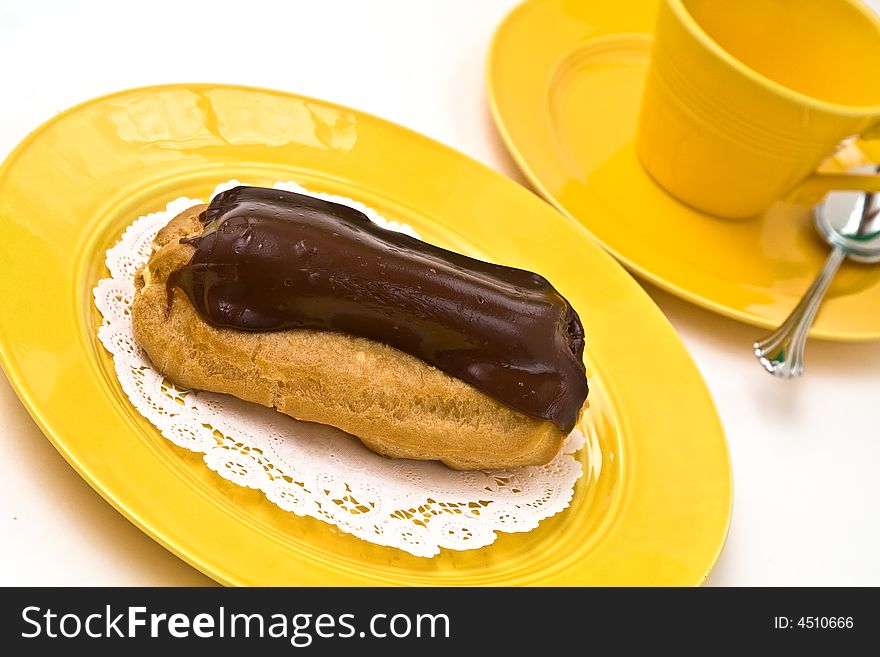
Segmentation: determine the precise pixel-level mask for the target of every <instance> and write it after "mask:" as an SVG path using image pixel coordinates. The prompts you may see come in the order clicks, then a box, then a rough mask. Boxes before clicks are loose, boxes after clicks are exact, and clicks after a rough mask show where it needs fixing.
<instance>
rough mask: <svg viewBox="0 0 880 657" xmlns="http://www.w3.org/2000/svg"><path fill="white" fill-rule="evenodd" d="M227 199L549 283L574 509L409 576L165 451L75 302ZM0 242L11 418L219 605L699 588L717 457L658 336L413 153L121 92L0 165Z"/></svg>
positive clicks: (366, 131) (453, 164) (719, 447)
mask: <svg viewBox="0 0 880 657" xmlns="http://www.w3.org/2000/svg"><path fill="white" fill-rule="evenodd" d="M228 178H240V179H246V180H249V181H253V182H254V183H256V184H269V183H271V182H272V181H274V180H287V179H292V180H297V181H301V182H302V183H303V184H304V185H305V186H307V187H308V188H309V189H313V190H318V191H327V192H331V193H336V194H341V195H344V196H349V197H353V198H358V199H359V200H362V201H363V202H364V203H366V204H368V205H369V206H371V207H373V208H375V209H376V210H377V211H378V212H380V213H381V214H382V215H383V216H385V217H386V218H388V219H392V220H397V221H401V222H406V223H408V224H409V225H411V226H412V227H413V228H414V229H415V230H416V231H418V233H419V234H420V235H421V236H422V237H423V238H424V239H426V240H428V241H430V242H434V243H436V244H439V245H441V246H444V247H447V248H452V249H455V250H458V251H461V252H463V253H467V254H469V255H473V256H476V257H480V258H485V259H488V260H493V261H496V262H500V263H503V264H507V265H512V266H518V267H524V268H529V269H533V270H535V271H539V272H541V273H542V274H544V275H545V276H546V277H547V278H549V279H550V280H551V281H552V282H553V283H554V285H555V286H556V287H557V288H558V289H559V290H560V292H562V293H563V294H564V295H565V296H566V297H567V298H568V299H569V300H570V301H571V302H572V305H573V306H574V307H575V308H577V309H578V310H579V311H580V313H581V316H582V318H583V320H584V324H585V326H586V328H587V333H588V346H587V352H586V355H585V361H586V365H587V370H588V375H589V376H590V378H591V384H592V386H591V387H592V393H591V396H590V414H589V423H590V424H589V430H590V431H591V432H592V433H593V434H594V436H595V444H596V445H597V447H596V449H598V450H600V452H601V463H602V467H601V469H599V470H597V469H591V468H589V467H588V468H587V469H586V471H587V472H588V473H589V475H588V476H585V477H583V478H581V479H580V480H579V482H578V485H577V487H576V489H575V494H574V499H573V500H572V504H571V507H570V508H569V509H568V510H567V511H565V512H563V513H561V514H559V515H558V516H555V517H553V518H550V519H548V520H546V521H544V522H542V523H541V525H540V526H539V527H538V529H536V530H534V531H532V532H529V533H526V534H508V535H502V536H500V537H499V538H498V540H497V541H496V542H495V543H493V544H492V545H491V546H488V547H486V548H483V549H479V550H472V551H469V552H451V551H443V552H441V554H440V555H438V556H437V557H434V558H432V559H422V558H418V557H414V556H411V555H408V554H404V553H401V552H400V551H399V550H394V549H389V548H383V547H380V546H377V545H372V544H369V543H366V542H364V541H361V540H359V539H357V538H355V537H353V536H350V535H347V534H344V533H341V532H340V531H338V530H336V529H334V528H332V527H330V526H328V525H326V524H324V523H321V522H319V521H317V520H315V519H313V518H299V517H294V516H291V514H289V513H286V512H283V511H281V510H280V509H278V508H277V507H276V506H274V505H273V504H271V503H268V502H267V501H266V500H265V499H264V498H263V495H262V493H260V492H258V491H252V490H247V489H244V488H241V487H238V486H235V485H234V484H231V483H229V482H226V481H224V480H223V479H221V478H220V477H219V476H218V475H217V474H216V473H214V472H212V471H211V470H209V469H208V468H207V467H205V465H204V463H202V461H201V458H200V457H199V456H198V455H196V454H192V453H190V452H187V451H186V450H183V449H180V448H177V447H175V446H174V445H171V444H170V443H169V442H168V441H166V440H164V439H163V438H162V437H161V436H160V435H159V433H158V432H157V431H156V429H155V428H154V427H153V426H152V425H151V424H150V423H149V422H147V421H146V420H145V419H143V418H142V417H141V416H140V415H139V414H138V413H137V412H136V411H135V410H134V409H133V408H132V407H131V405H130V404H129V403H128V400H127V399H126V398H125V395H124V394H123V393H122V391H121V390H120V388H119V386H118V383H117V381H116V378H115V376H114V374H113V369H112V368H113V364H112V361H111V359H110V356H109V354H107V353H106V352H105V351H104V349H103V347H102V346H101V345H100V343H99V342H98V341H97V339H96V338H95V333H96V328H97V325H98V323H99V322H100V321H101V319H100V316H99V314H98V312H97V310H96V309H95V307H94V305H93V303H92V298H91V291H92V288H93V287H94V286H95V284H96V282H97V281H98V280H99V279H100V278H103V277H105V276H106V275H107V272H106V270H105V268H104V253H105V251H106V249H107V248H108V247H109V246H110V245H112V244H113V243H115V242H116V241H117V240H118V239H119V237H120V235H121V232H122V230H123V229H124V227H125V226H127V225H128V224H129V223H131V221H132V220H133V219H134V218H135V217H138V216H139V215H142V214H146V213H148V212H151V211H155V210H158V209H161V208H162V207H164V204H165V201H166V200H167V199H169V198H175V197H177V196H189V197H193V198H199V197H204V196H206V195H207V194H209V193H210V191H211V189H212V187H213V185H214V184H215V183H216V182H217V181H218V180H225V179H228ZM0 224H2V228H3V233H4V240H3V241H2V243H0V262H2V267H3V271H2V276H0V296H2V298H3V299H4V305H5V308H6V312H4V313H3V314H2V315H0V355H2V361H3V364H4V367H5V369H6V372H7V374H8V376H9V378H10V380H11V381H12V384H13V385H14V386H15V388H16V390H17V391H18V394H19V396H20V397H21V399H22V400H23V401H24V403H25V405H26V406H27V407H28V409H29V410H30V412H31V414H32V415H33V417H34V419H35V420H36V421H37V422H38V424H39V425H40V426H41V428H42V429H43V431H44V432H45V433H46V435H47V436H48V437H49V439H50V440H51V441H52V442H53V444H54V445H55V446H56V447H57V448H58V449H59V451H60V452H61V453H62V454H63V455H64V456H65V457H66V458H67V459H68V461H70V463H71V465H72V466H73V467H74V468H76V469H77V471H78V472H79V473H80V474H81V475H82V476H83V477H84V478H85V479H86V480H87V481H89V483H90V484H91V485H92V486H94V487H95V488H96V489H97V490H98V491H99V492H100V493H101V494H102V495H104V497H105V498H106V499H107V500H108V501H109V502H110V503H111V504H113V505H114V506H115V507H116V508H117V509H119V510H120V511H121V512H122V513H124V514H125V515H126V516H127V517H128V518H130V519H131V520H132V522H134V523H135V524H137V525H138V526H139V527H141V528H142V529H143V530H144V531H146V532H147V533H149V534H150V535H151V536H153V537H154V538H155V539H156V540H158V541H159V542H161V543H162V544H163V545H165V546H166V547H167V548H168V549H170V550H172V551H173V552H175V553H176V554H178V555H180V556H181V557H182V558H183V559H185V560H187V561H188V562H189V563H191V564H192V565H194V566H195V567H197V568H199V569H200V570H202V571H203V572H205V573H206V574H208V575H210V576H211V577H213V578H215V579H216V580H218V581H220V582H223V583H227V584H252V585H256V584H260V585H271V584H298V585H327V584H335V585H356V584H362V585H368V584H414V585H427V584H445V585H455V584H468V585H479V584H489V585H493V584H494V585H501V584H506V585H515V584H545V585H554V584H608V585H611V584H696V583H699V582H700V581H702V579H703V578H704V577H705V575H706V574H707V572H708V571H709V569H710V568H711V567H712V564H713V563H714V561H715V559H716V557H717V555H718V553H719V551H720V549H721V546H722V544H723V542H724V538H725V534H726V531H727V525H728V521H729V515H730V505H731V480H730V466H729V461H728V455H727V447H726V444H725V441H724V436H723V433H722V430H721V427H720V424H719V421H718V417H717V415H716V413H715V410H714V407H713V405H712V401H711V399H710V398H709V395H708V392H707V391H706V389H705V386H704V384H703V382H702V380H701V378H700V376H699V374H698V372H697V369H696V367H695V366H694V364H693V362H692V361H691V360H690V358H689V356H688V354H687V352H686V351H685V349H684V347H683V346H682V344H681V342H680V341H679V340H678V338H677V336H676V335H675V333H674V332H673V330H672V328H671V327H670V326H669V324H668V323H667V321H666V320H665V318H664V317H663V315H662V314H661V313H660V312H659V310H658V309H657V308H656V307H655V306H654V304H653V303H652V302H651V300H650V299H649V298H648V297H647V295H646V294H645V293H644V292H643V291H642V290H641V288H640V287H639V286H638V285H637V284H636V282H635V281H633V280H632V278H631V277H630V276H629V275H628V274H627V273H626V272H625V271H624V270H623V269H622V268H621V267H620V266H619V265H618V264H617V263H615V262H614V260H613V259H612V258H611V257H610V256H608V255H607V254H605V253H604V251H602V250H601V249H600V248H599V247H598V246H596V245H595V244H594V243H593V242H592V240H591V239H590V238H589V236H588V234H587V232H586V231H585V230H584V229H583V228H581V227H580V226H578V225H577V224H575V223H574V222H571V221H569V220H568V219H566V218H565V217H563V216H562V215H560V214H559V213H557V212H556V211H555V210H553V209H552V208H551V207H550V206H548V205H546V204H545V203H543V202H542V201H540V200H539V199H537V198H536V197H535V196H534V195H532V194H530V193H529V192H528V191H526V190H524V189H522V188H521V187H519V186H517V185H516V184H514V183H513V182H511V181H510V180H508V179H506V178H504V177H502V176H500V175H498V174H496V173H494V172H492V171H490V170H489V169H487V168H485V167H483V166H481V165H479V164H477V163H476V162H474V161H473V160H470V159H468V158H466V157H464V156H462V155H460V154H458V153H456V152H454V151H452V150H450V149H448V148H446V147H443V146H441V145H439V144H437V143H435V142H433V141H430V140H428V139H426V138H424V137H420V136H418V135H416V134H414V133H412V132H409V131H407V130H404V129H402V128H400V127H398V126H395V125H393V124H390V123H387V122H385V121H381V120H379V119H376V118H374V117H371V116H368V115H366V114H361V113H359V112H355V111H353V110H349V109H345V108H341V107H337V106H334V105H330V104H327V103H323V102H321V101H316V100H311V99H307V98H302V97H298V96H293V95H289V94H284V93H279V92H273V91H265V90H257V89H246V88H240V87H229V86H212V85H187V86H184V85H172V86H162V87H152V88H146V89H136V90H131V91H125V92H121V93H118V94H114V95H111V96H107V97H104V98H99V99H96V100H93V101H90V102H88V103H85V104H83V105H80V106H78V107H75V108H73V109H71V110H69V111H67V112H64V113H62V114H60V115H59V116H57V117H56V118H55V119H53V120H52V121H50V122H48V123H47V124H45V125H44V126H42V127H40V128H39V129H38V130H37V131H36V132H34V133H33V134H32V135H31V136H30V137H28V138H27V139H26V140H25V141H24V142H23V143H22V144H21V145H20V146H19V147H18V148H17V149H16V151H15V152H14V153H13V154H12V155H11V156H10V157H9V159H8V160H7V161H6V162H5V163H4V165H3V168H2V169H0ZM588 451H589V450H582V452H581V458H582V459H584V460H585V461H586V460H587V459H588V458H589V454H588ZM594 458H595V459H596V461H598V457H596V456H594Z"/></svg>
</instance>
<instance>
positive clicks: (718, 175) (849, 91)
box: [637, 0, 880, 217]
mask: <svg viewBox="0 0 880 657" xmlns="http://www.w3.org/2000/svg"><path fill="white" fill-rule="evenodd" d="M856 135H859V136H861V138H863V139H871V138H876V137H880V21H878V19H877V18H876V17H875V16H874V15H873V14H872V13H871V11H870V10H869V9H867V8H866V7H864V6H863V5H861V4H860V3H859V2H857V0H661V4H660V12H659V15H658V18H657V29H656V34H655V40H654V47H653V51H652V57H651V65H650V69H649V72H648V77H647V81H646V84H645V93H644V98H643V100H642V107H641V115H640V119H639V131H638V138H637V150H638V153H639V157H640V159H641V161H642V164H643V165H644V167H645V168H646V169H647V171H648V173H650V174H651V176H652V177H653V178H654V180H656V181H657V182H658V183H659V184H660V185H661V186H662V187H664V188H665V189H666V190H667V191H668V192H670V193H671V194H672V195H673V196H675V197H677V198H678V199H679V200H681V201H683V202H685V203H687V204H689V205H691V206H693V207H695V208H697V209H700V210H703V211H705V212H708V213H711V214H715V215H719V216H722V217H749V216H752V215H755V214H758V213H760V212H762V211H763V210H765V209H767V208H768V207H769V206H770V205H771V204H772V203H773V202H774V201H776V200H779V199H783V198H797V199H798V200H801V201H806V202H815V201H818V200H819V199H820V198H821V197H822V196H823V195H824V194H825V193H826V192H828V191H831V190H833V189H849V190H852V189H861V190H864V191H874V192H880V177H878V176H872V175H848V174H828V173H817V172H816V169H817V167H818V166H819V165H820V163H821V162H822V161H823V160H824V159H826V158H827V157H829V156H830V155H833V153H834V152H835V150H836V148H837V147H838V146H839V145H840V144H841V143H842V142H843V141H844V140H845V139H847V138H848V137H852V136H856Z"/></svg>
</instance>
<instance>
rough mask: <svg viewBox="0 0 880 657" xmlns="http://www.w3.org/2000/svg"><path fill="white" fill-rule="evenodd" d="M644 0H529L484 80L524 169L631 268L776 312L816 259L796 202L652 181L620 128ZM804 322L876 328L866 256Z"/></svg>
mask: <svg viewBox="0 0 880 657" xmlns="http://www.w3.org/2000/svg"><path fill="white" fill-rule="evenodd" d="M657 5H658V0H633V1H632V2H626V3H598V2H571V1H570V0H532V1H531V2H527V3H526V4H524V5H521V6H520V7H518V8H517V9H516V10H514V12H513V13H512V14H510V16H508V17H507V19H506V20H505V21H504V23H503V24H502V26H501V27H500V28H499V30H498V32H497V34H496V36H495V39H494V42H493V46H492V51H491V54H490V58H489V74H488V84H489V92H490V97H491V100H492V107H493V111H494V113H495V118H496V121H497V123H498V125H499V128H500V130H501V134H502V136H503V138H504V140H505V142H506V144H507V146H508V148H509V149H510V151H511V153H512V154H513V156H514V158H515V159H516V161H517V163H518V164H519V166H520V168H521V169H522V170H523V171H524V172H525V174H526V175H527V176H528V178H529V179H530V181H531V182H532V183H533V184H534V185H535V187H536V189H538V190H539V191H540V192H541V194H543V195H544V196H545V197H546V198H547V199H548V200H549V201H550V202H551V203H553V204H554V205H556V206H557V207H558V208H559V209H560V210H562V211H563V212H565V213H566V214H568V215H569V216H571V217H573V218H575V219H576V220H577V221H579V222H580V223H582V224H583V225H584V226H585V227H586V228H587V229H588V230H589V231H590V233H591V234H592V235H593V236H594V237H596V239H598V240H599V242H600V243H601V244H602V245H603V246H605V248H606V249H607V250H608V251H610V252H611V253H612V254H614V256H615V257H617V258H618V259H619V260H620V261H621V262H623V263H624V264H625V265H626V266H627V267H628V268H630V269H631V270H633V271H634V272H636V273H637V274H638V275H640V276H642V277H644V278H646V279H647V280H649V281H651V282H652V283H655V284H656V285H659V286H660V287H662V288H664V289H666V290H669V291H670V292H672V293H674V294H677V295H679V296H681V297H683V298H685V299H687V300H689V301H692V302H694V303H696V304H699V305H701V306H703V307H705V308H708V309H710V310H713V311H715V312H718V313H721V314H723V315H727V316H729V317H733V318H735V319H738V320H741V321H744V322H749V323H753V324H756V325H759V326H763V327H776V326H778V325H779V324H780V323H781V322H782V320H783V319H785V317H786V315H787V314H788V313H789V311H790V310H791V309H792V308H793V307H794V306H795V305H796V304H797V301H798V299H799V298H800V297H801V295H802V294H803V293H804V292H805V291H806V290H807V288H808V287H809V286H810V283H811V282H812V280H813V278H814V277H815V275H816V273H817V272H818V271H819V269H820V268H821V267H822V263H823V261H824V259H825V257H826V255H827V246H825V244H824V243H823V242H822V241H821V239H820V238H818V237H817V236H816V235H815V231H814V230H813V227H812V224H811V222H810V216H809V209H808V208H806V207H802V206H797V205H790V204H785V203H778V204H776V205H775V206H774V207H772V208H771V209H770V210H769V211H767V212H766V213H765V214H764V215H763V216H760V217H756V218H754V219H751V220H746V221H730V220H724V219H717V218H713V217H710V216H708V215H704V214H702V213H700V212H698V211H696V210H693V209H691V208H688V207H687V206H684V205H682V204H680V203H678V202H677V201H676V200H674V199H673V198H672V197H671V196H669V195H668V194H666V192H664V191H663V190H662V189H661V188H660V187H659V186H657V185H656V183H654V182H653V181H652V180H651V179H650V177H649V176H648V174H647V173H645V171H644V170H643V169H642V167H641V165H640V163H639V161H638V158H637V156H636V153H635V148H634V136H635V129H636V121H637V118H638V112H639V105H640V102H641V95H642V87H643V84H644V78H645V74H646V72H647V66H648V59H649V57H650V48H651V41H652V37H651V32H652V31H653V28H654V17H655V15H656V10H657ZM812 335H813V336H815V337H821V338H828V339H836V340H871V339H880V268H878V267H870V266H865V265H858V264H855V263H852V262H847V263H845V265H844V267H843V268H842V269H841V271H840V273H839V275H838V278H837V279H836V280H835V281H834V283H833V285H832V286H831V289H830V291H829V293H828V296H827V297H826V301H825V303H824V305H823V307H822V310H821V312H820V314H819V317H818V319H817V321H816V324H815V326H814V328H813V332H812Z"/></svg>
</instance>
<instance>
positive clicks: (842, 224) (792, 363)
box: [753, 166, 880, 379]
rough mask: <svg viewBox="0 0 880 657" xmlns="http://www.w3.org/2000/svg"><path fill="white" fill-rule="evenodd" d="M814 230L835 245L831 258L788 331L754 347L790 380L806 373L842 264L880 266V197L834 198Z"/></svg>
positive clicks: (821, 208) (822, 208)
mask: <svg viewBox="0 0 880 657" xmlns="http://www.w3.org/2000/svg"><path fill="white" fill-rule="evenodd" d="M872 169H873V167H872ZM877 170H878V171H880V166H878V167H877ZM855 171H858V169H857V170H855ZM813 224H814V225H815V227H816V230H818V231H819V233H820V234H821V235H822V237H823V238H824V239H825V241H827V242H828V243H829V244H830V245H831V247H832V249H831V253H829V254H828V258H827V259H826V260H825V265H824V266H823V267H822V271H820V272H819V275H818V276H817V277H816V280H815V281H813V284H812V285H811V286H810V289H809V290H807V293H806V294H805V295H804V297H803V298H802V299H801V300H800V302H799V303H798V305H797V306H795V309H794V310H792V311H791V314H790V315H789V316H788V317H787V318H786V320H785V321H784V322H783V323H782V325H781V326H780V327H779V328H778V329H776V330H775V331H774V332H773V333H771V334H770V335H768V336H767V337H766V338H764V339H763V340H759V341H757V342H755V344H754V345H753V346H754V348H755V357H756V358H757V359H758V361H759V362H760V363H761V365H763V366H764V369H766V370H767V371H768V372H770V373H771V374H773V375H774V376H778V377H781V378H785V379H793V378H795V377H798V376H800V375H801V374H803V373H804V349H805V347H806V345H807V335H808V334H809V332H810V327H811V326H812V325H813V320H814V319H815V318H816V313H817V312H818V311H819V306H820V305H821V303H822V299H823V298H824V297H825V292H826V291H827V290H828V286H829V285H831V280H832V279H833V278H834V275H835V274H836V273H837V270H838V269H839V268H840V265H841V263H843V261H844V260H845V259H846V258H847V257H849V258H852V259H853V260H856V261H858V262H880V194H872V193H871V194H866V193H864V192H832V193H830V194H829V195H828V196H827V197H825V200H824V201H822V202H821V203H819V204H818V205H817V206H816V207H814V208H813Z"/></svg>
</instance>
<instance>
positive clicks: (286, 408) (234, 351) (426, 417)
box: [132, 187, 588, 469]
mask: <svg viewBox="0 0 880 657" xmlns="http://www.w3.org/2000/svg"><path fill="white" fill-rule="evenodd" d="M135 283H136V290H137V291H136V295H135V299H134V303H133V306H132V319H133V326H134V335H135V339H136V340H137V341H138V343H139V344H140V345H141V346H142V347H143V348H144V350H145V351H146V352H147V354H148V356H149V357H150V358H151V360H152V361H153V363H154V364H155V365H156V367H157V368H158V369H159V370H160V371H162V373H163V374H165V375H166V376H168V377H169V378H170V379H171V380H172V381H175V382H176V383H178V384H180V385H183V386H186V387H191V388H198V389H203V390H210V391H214V392H224V393H229V394H233V395H235V396H237V397H240V398H242V399H245V400H248V401H252V402H256V403H260V404H263V405H265V406H270V407H274V408H276V409H278V410H279V411H281V412H283V413H285V414H287V415H290V416H292V417H294V418H297V419H300V420H307V421H313V422H321V423H325V424H331V425H333V426H336V427H339V428H340V429H342V430H344V431H347V432H348V433H351V434H353V435H355V436H357V437H358V438H359V439H360V440H361V441H363V443H364V444H365V445H366V446H367V447H369V448H370V449H373V450H374V451H376V452H379V453H381V454H384V455H386V456H391V457H398V458H416V459H428V460H440V461H443V462H444V463H446V464H447V465H449V466H450V467H453V468H457V469H494V468H508V467H515V466H520V465H536V464H543V463H546V462H548V461H549V460H550V459H551V458H553V456H554V455H555V454H556V453H557V452H558V450H559V448H560V446H561V444H562V440H563V439H564V437H565V436H566V435H567V434H568V432H570V431H571V429H572V428H573V427H574V425H575V424H576V422H577V420H578V418H579V416H580V413H581V409H582V407H583V405H584V401H585V399H586V397H587V392H588V389H587V381H586V375H585V370H584V365H583V360H582V356H583V348H584V332H583V327H582V325H581V322H580V319H579V318H578V315H577V313H576V312H575V311H574V309H573V308H572V307H571V305H570V304H569V303H568V302H567V301H566V300H565V299H564V298H563V297H562V296H561V295H560V294H559V293H558V292H557V291H556V290H555V289H554V288H553V286H552V285H551V284H550V283H549V282H548V281H547V280H546V279H544V278H543V277H541V276H539V275H538V274H535V273H532V272H528V271H524V270H520V269H514V268H510V267H503V266H500V265H494V264H489V263H485V262H482V261H479V260H475V259H473V258H469V257H466V256H463V255H460V254H457V253H454V252H451V251H447V250H445V249H441V248H438V247H436V246H433V245H430V244H427V243H425V242H422V241H420V240H417V239H414V238H412V237H410V236H408V235H404V234H402V233H397V232H393V231H389V230H386V229H384V228H381V227H380V226H378V225H377V224H375V223H373V222H371V221H370V220H369V219H368V218H367V217H366V216H365V215H364V214H363V213H361V212H359V211H357V210H355V209H353V208H350V207H348V206H345V205H340V204H337V203H331V202H328V201H324V200H320V199H316V198H313V197H311V196H306V195H301V194H295V193H292V192H286V191H280V190H275V189H265V188H259V187H236V188H234V189H231V190H229V191H226V192H223V193H221V194H218V195H217V196H216V197H215V198H214V199H213V201H212V202H211V204H210V205H208V206H204V205H202V206H196V207H195V208H191V209H190V210H187V211H185V212H183V213H181V214H180V215H178V216H177V217H175V218H174V219H173V220H172V221H171V222H170V223H169V224H168V225H167V226H166V227H165V228H163V229H162V231H160V233H159V235H158V236H157V238H156V242H155V244H154V251H153V253H152V255H151V256H150V258H149V260H148V262H147V264H146V265H145V266H144V267H143V268H142V269H141V270H140V271H139V272H138V274H137V275H136V281H135Z"/></svg>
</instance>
